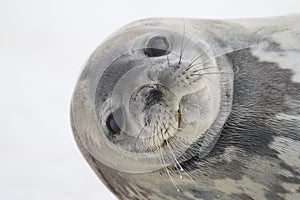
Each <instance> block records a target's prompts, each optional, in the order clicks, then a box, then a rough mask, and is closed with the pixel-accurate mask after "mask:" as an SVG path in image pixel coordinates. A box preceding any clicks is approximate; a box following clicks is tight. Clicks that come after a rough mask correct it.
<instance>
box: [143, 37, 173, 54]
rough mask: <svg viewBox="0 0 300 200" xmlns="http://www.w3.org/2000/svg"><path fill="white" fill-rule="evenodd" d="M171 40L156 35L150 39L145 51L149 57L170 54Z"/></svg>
mask: <svg viewBox="0 0 300 200" xmlns="http://www.w3.org/2000/svg"><path fill="white" fill-rule="evenodd" d="M168 49H169V42H168V40H167V39H166V38H165V37H162V36H156V37H153V38H151V39H150V40H149V41H148V44H147V46H146V48H145V51H144V53H145V54H146V55H147V56H149V57H159V56H164V55H167V54H169V53H170V52H169V50H168Z"/></svg>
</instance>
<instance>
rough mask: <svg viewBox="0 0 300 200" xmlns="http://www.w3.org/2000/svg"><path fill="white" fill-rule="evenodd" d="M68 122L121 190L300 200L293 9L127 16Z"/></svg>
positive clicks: (297, 40) (91, 63) (99, 53)
mask: <svg viewBox="0 0 300 200" xmlns="http://www.w3.org/2000/svg"><path fill="white" fill-rule="evenodd" d="M71 123H72V128H73V133H74V137H75V139H76V142H77V144H78V146H79V148H80V150H81V152H82V153H83V155H84V157H85V158H86V160H87V161H88V163H89V164H90V166H91V167H92V168H93V170H94V171H95V172H96V174H97V175H98V176H99V178H100V179H101V180H102V181H103V182H104V183H105V184H106V186H107V187H108V188H109V189H110V190H111V191H112V192H113V193H114V194H115V195H116V196H117V197H118V198H119V199H130V200H134V199H136V200H141V199H153V200H157V199H170V200H171V199H188V200H192V199H205V200H206V199H207V200H210V199H225V200H226V199H245V200H246V199H268V200H271V199H272V200H274V199H290V200H292V199H294V200H297V199H300V15H290V16H283V17H273V18H262V19H241V20H204V19H184V20H182V19H175V18H157V19H145V20H140V21H136V22H133V23H132V24H129V25H127V26H125V27H123V28H122V29H120V30H119V31H117V32H116V33H114V34H113V35H112V36H111V37H109V38H108V39H107V40H106V41H105V42H104V43H103V44H102V45H100V46H99V47H98V48H97V49H96V51H95V52H94V53H93V54H92V55H91V57H90V58H89V60H88V62H87V64H86V66H85V68H84V69H83V71H82V73H81V76H80V78H79V80H78V83H77V86H76V88H75V91H74V96H73V99H72V105H71Z"/></svg>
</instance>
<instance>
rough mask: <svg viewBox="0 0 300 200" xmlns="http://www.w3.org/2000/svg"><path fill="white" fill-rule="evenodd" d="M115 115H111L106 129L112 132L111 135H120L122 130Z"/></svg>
mask: <svg viewBox="0 0 300 200" xmlns="http://www.w3.org/2000/svg"><path fill="white" fill-rule="evenodd" d="M114 115H115V114H113V113H111V114H110V115H109V116H108V117H107V120H106V127H107V128H108V130H109V131H110V133H111V134H112V135H113V136H114V135H118V134H120V130H121V128H120V127H119V126H118V122H117V121H116V120H115V118H114Z"/></svg>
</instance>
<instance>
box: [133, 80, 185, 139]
mask: <svg viewBox="0 0 300 200" xmlns="http://www.w3.org/2000/svg"><path fill="white" fill-rule="evenodd" d="M129 104H130V107H131V110H132V111H135V113H134V114H135V117H136V120H138V123H139V124H140V127H143V129H144V132H143V133H142V134H141V136H140V137H141V138H145V137H146V138H149V137H152V138H153V141H155V142H154V144H155V145H162V144H163V143H165V140H167V139H169V138H170V137H173V136H174V135H175V133H176V131H177V128H178V126H179V121H178V119H179V117H178V113H179V111H178V110H179V101H178V100H177V98H176V96H175V95H174V94H173V93H172V92H171V91H170V90H169V89H168V88H166V87H164V86H163V85H160V84H147V85H144V86H142V87H140V88H139V89H138V90H136V91H135V92H134V93H133V94H132V96H131V100H130V103H129Z"/></svg>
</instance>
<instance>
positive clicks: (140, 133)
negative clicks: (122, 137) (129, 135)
mask: <svg viewBox="0 0 300 200" xmlns="http://www.w3.org/2000/svg"><path fill="white" fill-rule="evenodd" d="M146 126H147V123H145V125H144V126H143V127H142V129H141V131H140V132H139V134H138V136H137V137H136V139H135V142H134V149H135V150H137V149H136V144H137V141H138V139H139V137H140V136H141V135H142V133H143V131H144V129H145V127H146Z"/></svg>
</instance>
